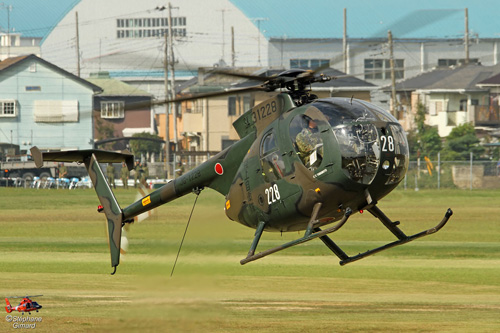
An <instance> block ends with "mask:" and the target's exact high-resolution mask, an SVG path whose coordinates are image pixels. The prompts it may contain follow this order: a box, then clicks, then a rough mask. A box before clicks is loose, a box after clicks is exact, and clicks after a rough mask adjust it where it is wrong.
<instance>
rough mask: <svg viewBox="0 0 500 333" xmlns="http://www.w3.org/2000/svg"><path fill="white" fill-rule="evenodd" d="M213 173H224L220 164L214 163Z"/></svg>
mask: <svg viewBox="0 0 500 333" xmlns="http://www.w3.org/2000/svg"><path fill="white" fill-rule="evenodd" d="M215 173H216V174H218V175H222V174H223V173H224V168H222V164H220V163H217V164H215Z"/></svg>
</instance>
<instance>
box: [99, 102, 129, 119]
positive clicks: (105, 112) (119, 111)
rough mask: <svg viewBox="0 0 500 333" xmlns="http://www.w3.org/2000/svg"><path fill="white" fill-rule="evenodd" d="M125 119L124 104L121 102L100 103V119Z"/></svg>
mask: <svg viewBox="0 0 500 333" xmlns="http://www.w3.org/2000/svg"><path fill="white" fill-rule="evenodd" d="M124 117H125V103H124V102H123V101H114V102H101V118H106V119H110V118H111V119H113V118H115V119H116V118H124Z"/></svg>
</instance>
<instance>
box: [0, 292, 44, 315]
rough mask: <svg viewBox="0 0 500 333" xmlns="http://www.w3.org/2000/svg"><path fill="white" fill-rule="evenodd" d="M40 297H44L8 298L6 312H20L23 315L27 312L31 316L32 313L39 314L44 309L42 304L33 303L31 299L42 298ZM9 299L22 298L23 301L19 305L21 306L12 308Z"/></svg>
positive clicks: (6, 299)
mask: <svg viewBox="0 0 500 333" xmlns="http://www.w3.org/2000/svg"><path fill="white" fill-rule="evenodd" d="M40 296H43V295H34V296H10V297H6V298H5V302H6V303H7V306H6V307H5V310H6V311H7V313H11V312H12V311H19V312H21V313H22V314H23V315H24V313H25V312H28V313H29V314H31V311H36V312H38V310H40V309H41V308H42V306H41V305H40V304H38V303H37V302H35V301H32V300H31V299H30V298H31V297H40ZM9 298H22V300H21V302H20V303H19V305H17V306H15V307H12V305H11V304H10V302H9Z"/></svg>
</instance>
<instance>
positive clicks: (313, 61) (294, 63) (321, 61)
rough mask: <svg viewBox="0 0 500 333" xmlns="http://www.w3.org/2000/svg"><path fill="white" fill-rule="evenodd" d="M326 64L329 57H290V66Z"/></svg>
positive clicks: (320, 65) (311, 66)
mask: <svg viewBox="0 0 500 333" xmlns="http://www.w3.org/2000/svg"><path fill="white" fill-rule="evenodd" d="M328 65H330V60H329V59H290V68H318V67H323V66H328Z"/></svg>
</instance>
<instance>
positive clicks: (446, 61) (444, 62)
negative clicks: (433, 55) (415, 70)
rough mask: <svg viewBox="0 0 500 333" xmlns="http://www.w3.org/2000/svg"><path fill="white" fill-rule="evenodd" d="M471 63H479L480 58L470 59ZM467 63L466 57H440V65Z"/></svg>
mask: <svg viewBox="0 0 500 333" xmlns="http://www.w3.org/2000/svg"><path fill="white" fill-rule="evenodd" d="M469 63H471V64H472V63H475V64H477V63H479V59H478V58H472V59H469ZM463 64H465V59H463V58H461V59H438V67H450V66H456V65H463Z"/></svg>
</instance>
